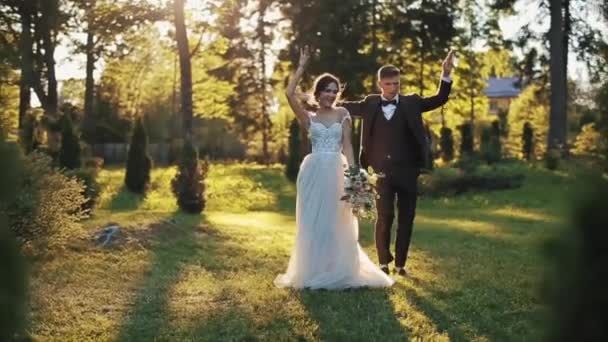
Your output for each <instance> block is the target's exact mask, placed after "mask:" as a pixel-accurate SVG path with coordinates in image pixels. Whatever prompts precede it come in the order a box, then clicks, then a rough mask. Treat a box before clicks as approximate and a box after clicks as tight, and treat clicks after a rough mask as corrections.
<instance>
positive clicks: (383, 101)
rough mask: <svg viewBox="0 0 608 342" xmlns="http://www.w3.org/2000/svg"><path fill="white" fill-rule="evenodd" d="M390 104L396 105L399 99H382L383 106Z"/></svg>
mask: <svg viewBox="0 0 608 342" xmlns="http://www.w3.org/2000/svg"><path fill="white" fill-rule="evenodd" d="M389 104H392V105H395V106H396V105H397V100H395V99H393V100H390V101H386V100H382V107H384V106H388V105H389Z"/></svg>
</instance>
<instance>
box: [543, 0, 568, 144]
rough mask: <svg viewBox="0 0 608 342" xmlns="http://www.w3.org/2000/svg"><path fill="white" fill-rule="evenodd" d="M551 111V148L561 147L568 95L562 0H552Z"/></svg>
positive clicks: (564, 132)
mask: <svg viewBox="0 0 608 342" xmlns="http://www.w3.org/2000/svg"><path fill="white" fill-rule="evenodd" d="M550 10H551V30H550V43H551V113H550V116H549V135H548V141H547V145H548V147H549V149H556V148H558V149H561V148H564V147H565V143H566V120H567V116H566V96H567V91H566V87H565V84H564V81H563V80H564V78H565V76H566V75H565V73H566V67H565V65H564V51H563V48H564V30H563V26H562V0H551V3H550Z"/></svg>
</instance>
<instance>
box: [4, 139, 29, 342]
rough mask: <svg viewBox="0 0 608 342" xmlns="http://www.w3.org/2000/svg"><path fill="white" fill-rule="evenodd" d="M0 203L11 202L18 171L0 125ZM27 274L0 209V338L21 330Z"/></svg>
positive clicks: (12, 149) (15, 153)
mask: <svg viewBox="0 0 608 342" xmlns="http://www.w3.org/2000/svg"><path fill="white" fill-rule="evenodd" d="M0 159H1V160H2V165H3V167H2V168H0V203H7V202H14V201H15V196H16V193H17V191H18V185H19V177H20V175H21V171H22V165H21V156H20V154H19V147H18V146H17V145H16V144H14V143H7V142H6V141H5V138H4V132H3V131H2V129H0ZM27 288H28V286H27V277H26V269H25V262H24V258H23V256H22V255H21V251H20V250H19V246H18V245H17V241H16V239H15V236H14V234H13V233H12V232H11V231H10V228H9V225H8V220H7V218H6V212H5V211H4V210H0V341H11V340H13V339H14V338H15V336H16V335H18V334H20V333H21V332H22V331H23V328H24V325H25V307H26V294H27Z"/></svg>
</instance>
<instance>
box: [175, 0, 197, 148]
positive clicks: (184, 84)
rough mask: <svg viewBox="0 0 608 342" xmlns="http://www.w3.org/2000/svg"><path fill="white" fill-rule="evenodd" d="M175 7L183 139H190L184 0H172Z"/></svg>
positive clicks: (189, 101) (190, 76) (190, 104)
mask: <svg viewBox="0 0 608 342" xmlns="http://www.w3.org/2000/svg"><path fill="white" fill-rule="evenodd" d="M173 5H174V9H175V39H176V40H177V49H178V52H179V66H180V76H181V91H180V94H181V100H182V108H181V109H182V110H181V113H182V119H183V123H184V127H183V129H184V139H192V117H193V113H192V66H191V64H190V49H189V46H188V34H187V32H186V23H185V21H184V0H174V2H173Z"/></svg>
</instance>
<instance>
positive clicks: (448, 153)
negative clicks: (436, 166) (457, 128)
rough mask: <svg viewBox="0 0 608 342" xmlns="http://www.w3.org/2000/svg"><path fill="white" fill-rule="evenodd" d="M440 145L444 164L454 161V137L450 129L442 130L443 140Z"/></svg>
mask: <svg viewBox="0 0 608 342" xmlns="http://www.w3.org/2000/svg"><path fill="white" fill-rule="evenodd" d="M439 144H440V146H441V159H442V160H443V161H444V162H449V161H451V160H452V159H454V137H453V135H452V130H451V129H450V128H448V127H442V128H441V140H440V143H439Z"/></svg>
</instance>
